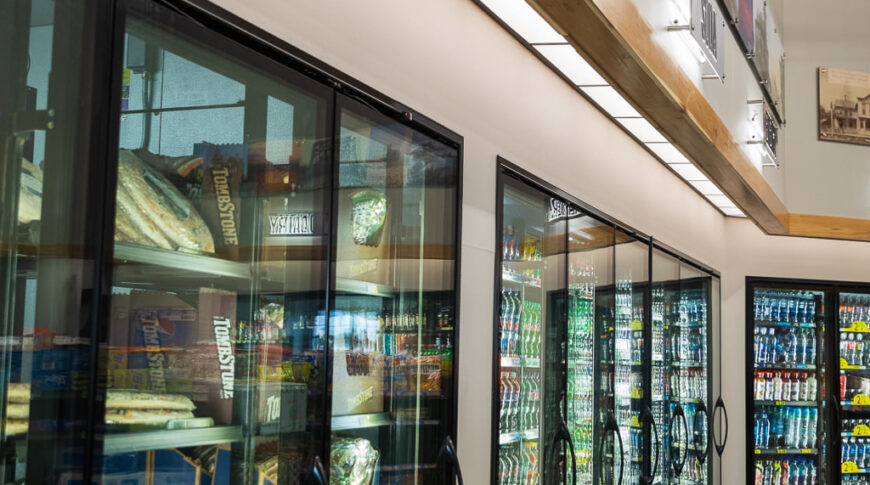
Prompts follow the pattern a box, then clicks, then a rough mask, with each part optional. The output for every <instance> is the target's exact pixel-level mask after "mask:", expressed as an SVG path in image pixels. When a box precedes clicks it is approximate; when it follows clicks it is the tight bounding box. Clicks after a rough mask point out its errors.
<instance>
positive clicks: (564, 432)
mask: <svg viewBox="0 0 870 485" xmlns="http://www.w3.org/2000/svg"><path fill="white" fill-rule="evenodd" d="M560 441H564V442H565V443H568V451H569V452H570V453H571V483H572V484H573V485H577V457H576V456H575V455H574V440H572V439H571V432H570V431H568V425H566V424H565V421H562V422H561V423H559V428H558V429H557V430H556V434H555V436H553V446H552V448H551V449H552V450H553V451H554V452H555V451H556V450H557V449H558V447H559V442H560ZM544 463H546V461H545V462H544Z"/></svg>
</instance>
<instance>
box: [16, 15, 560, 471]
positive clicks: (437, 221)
mask: <svg viewBox="0 0 870 485" xmlns="http://www.w3.org/2000/svg"><path fill="white" fill-rule="evenodd" d="M252 29H253V27H252V26H250V25H248V24H245V23H244V22H243V21H241V20H240V19H238V18H236V17H233V16H230V15H229V14H228V13H227V12H225V11H223V10H220V9H219V8H217V7H215V6H213V5H211V4H209V3H208V2H203V3H202V4H201V5H199V6H197V7H196V8H193V7H192V6H191V4H190V3H189V2H183V1H173V0H167V1H152V0H122V1H118V2H79V1H67V0H57V1H55V0H16V1H12V2H3V4H2V6H0V30H2V31H3V32H9V33H13V32H14V34H11V35H9V36H7V38H6V42H4V43H3V45H2V47H0V49H3V50H4V53H5V54H8V55H4V64H5V66H4V69H3V70H2V71H0V118H3V117H4V116H5V115H7V114H10V113H12V114H14V115H15V118H16V119H17V120H19V121H18V122H16V124H15V129H14V130H12V129H7V128H10V127H11V126H12V124H10V123H6V122H5V118H3V120H4V122H3V123H0V125H2V127H0V141H2V143H0V147H2V149H0V184H2V186H3V190H2V191H0V198H2V205H0V207H2V210H0V247H2V251H0V267H2V271H0V274H2V276H0V287H2V290H0V301H2V304H0V307H2V308H3V311H2V312H0V313H2V315H0V328H2V329H3V330H2V332H3V333H2V334H0V423H2V428H0V481H2V483H9V484H11V483H15V484H47V483H51V484H59V485H72V484H81V483H106V484H112V483H118V484H120V483H124V484H130V485H135V484H146V483H149V484H151V483H174V484H190V485H198V484H200V483H202V484H212V485H220V484H226V485H228V484H251V485H253V484H257V485H270V484H273V485H274V484H278V483H281V484H288V485H297V484H299V485H301V484H305V485H317V484H319V485H326V484H327V483H329V484H354V485H409V484H421V485H422V484H430V485H436V484H438V485H443V484H444V483H448V482H450V483H453V481H454V480H455V479H456V478H459V482H460V483H461V473H460V472H459V469H458V459H457V458H456V453H455V448H454V446H453V440H455V438H456V433H457V420H456V409H457V392H456V391H457V380H456V366H455V349H456V346H457V335H458V333H457V330H458V322H457V318H456V317H457V306H456V304H457V301H458V298H457V282H458V278H459V262H458V244H457V243H458V240H459V216H460V213H459V211H460V207H461V205H460V198H461V194H460V190H459V187H460V184H459V181H460V179H461V169H460V156H461V151H462V144H461V143H462V142H461V137H459V136H458V135H456V134H455V133H453V132H451V131H450V130H448V129H446V128H444V127H441V126H439V125H437V124H435V123H433V122H431V121H429V120H427V119H426V118H425V117H423V116H418V115H417V113H412V112H411V111H409V110H408V109H406V108H404V107H402V106H401V105H399V104H397V103H393V102H392V101H390V102H387V101H386V98H385V97H378V98H377V99H374V98H373V97H372V93H371V92H368V91H366V92H362V91H356V90H354V89H351V88H348V87H347V86H348V85H354V84H356V83H353V82H350V83H348V82H345V81H346V80H345V81H342V82H338V81H337V80H340V79H342V78H343V77H344V76H343V75H342V74H340V73H338V72H336V71H332V70H330V74H329V76H327V75H326V74H325V73H324V72H322V71H320V69H321V67H318V68H315V67H314V64H312V63H310V62H308V61H305V62H303V61H302V60H301V59H300V58H297V57H296V56H297V54H296V53H295V52H296V51H295V50H293V49H292V48H290V46H285V45H283V44H282V43H281V42H280V41H278V40H277V39H271V40H269V41H268V44H267V43H266V41H263V40H262V35H263V33H258V34H256V35H254V34H253V33H252V32H254V31H253V30H252ZM316 64H318V65H320V63H319V62H318V63H316ZM301 66H304V69H298V68H299V67H301ZM322 68H324V69H325V68H326V67H322ZM342 84H343V85H344V86H341V85H342ZM511 301H512V302H513V300H511ZM517 301H519V300H517ZM523 310H524V311H525V312H526V313H527V314H528V315H527V319H526V320H523V323H522V324H520V323H518V322H517V325H522V326H523V328H526V327H528V325H529V324H528V323H526V322H527V321H532V320H529V319H530V318H531V314H532V313H534V312H536V311H537V312H538V313H540V311H541V309H540V307H537V308H536V307H533V306H532V305H527V306H525V307H523ZM511 311H514V309H513V308H512V310H511ZM516 311H519V308H517V309H516ZM523 338H525V340H524V342H523V345H525V346H526V347H527V348H533V347H534V345H533V344H531V343H530V342H532V340H530V339H531V338H532V337H530V336H529V334H528V333H527V334H524V335H523ZM517 343H518V342H517V341H516V340H513V341H512V343H511V345H512V346H511V347H510V348H511V349H512V352H515V353H517V354H519V353H520V352H525V351H526V350H525V349H526V347H523V348H520V346H518V345H517ZM510 382H511V385H512V384H513V383H516V388H514V387H511V392H517V393H519V392H520V390H523V391H525V392H526V394H529V393H531V392H532V389H533V388H531V387H530V381H529V380H528V378H527V377H525V376H511V381H510ZM542 385H543V383H540V386H542ZM521 386H522V387H521ZM520 387H521V388H520ZM538 387H539V384H538V383H535V385H534V389H537V388H538ZM517 402H518V403H519V398H517ZM524 409H525V408H524ZM517 411H518V409H511V412H517ZM530 415H531V413H530V412H528V411H527V412H526V415H524V416H523V417H522V419H523V420H526V421H523V424H524V425H527V426H529V427H531V426H530V425H529V424H528V422H527V419H528V416H530ZM513 419H514V420H515V422H517V423H519V422H520V421H521V418H520V416H519V415H516V416H513ZM512 422H513V421H512Z"/></svg>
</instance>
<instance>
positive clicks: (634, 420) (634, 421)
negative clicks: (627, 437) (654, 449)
mask: <svg viewBox="0 0 870 485" xmlns="http://www.w3.org/2000/svg"><path fill="white" fill-rule="evenodd" d="M631 426H633V427H635V428H640V421H638V419H637V416H632V417H631Z"/></svg>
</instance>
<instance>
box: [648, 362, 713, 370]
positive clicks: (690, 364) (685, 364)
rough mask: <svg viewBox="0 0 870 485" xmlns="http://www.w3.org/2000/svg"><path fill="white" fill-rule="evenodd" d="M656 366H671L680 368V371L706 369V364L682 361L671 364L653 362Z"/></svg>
mask: <svg viewBox="0 0 870 485" xmlns="http://www.w3.org/2000/svg"><path fill="white" fill-rule="evenodd" d="M653 364H656V365H670V366H671V367H679V368H680V369H706V368H707V363H706V362H696V361H682V360H675V361H670V362H653Z"/></svg>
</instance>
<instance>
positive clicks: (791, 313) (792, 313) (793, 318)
mask: <svg viewBox="0 0 870 485" xmlns="http://www.w3.org/2000/svg"><path fill="white" fill-rule="evenodd" d="M786 305H787V306H786V308H787V310H786V312H787V316H786V320H785V321H786V322H789V323H797V302H796V301H795V298H794V293H792V294H791V295H789V297H788V300H787V303H786Z"/></svg>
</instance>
